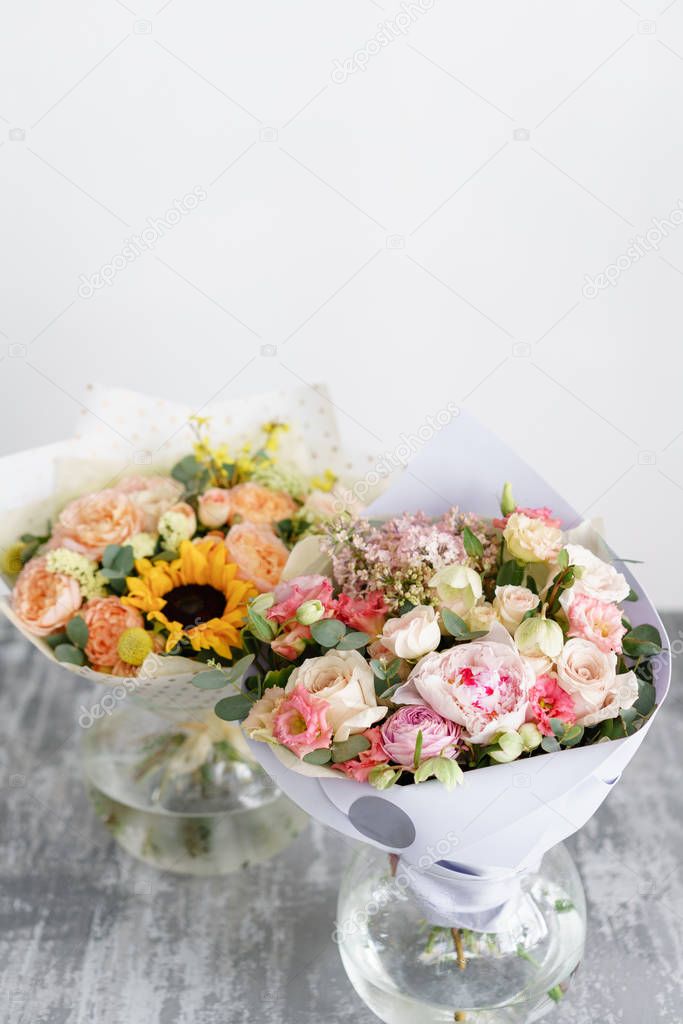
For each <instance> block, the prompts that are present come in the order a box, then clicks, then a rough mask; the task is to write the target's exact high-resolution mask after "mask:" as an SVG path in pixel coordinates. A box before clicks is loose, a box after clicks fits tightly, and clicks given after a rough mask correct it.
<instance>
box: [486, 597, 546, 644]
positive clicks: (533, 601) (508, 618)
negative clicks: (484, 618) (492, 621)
mask: <svg viewBox="0 0 683 1024" xmlns="http://www.w3.org/2000/svg"><path fill="white" fill-rule="evenodd" d="M539 602H540V598H539V596H538V594H534V592H533V590H529V588H528V587H513V586H505V587H496V596H495V598H494V600H493V610H494V612H495V613H496V618H497V619H498V621H499V622H501V623H502V624H503V625H504V626H505V628H506V629H507V630H508V631H509V632H510V633H514V632H515V630H516V629H517V626H519V624H520V622H521V621H522V619H523V618H524V616H525V615H526V613H527V612H530V611H533V610H534V608H537V607H538V605H539Z"/></svg>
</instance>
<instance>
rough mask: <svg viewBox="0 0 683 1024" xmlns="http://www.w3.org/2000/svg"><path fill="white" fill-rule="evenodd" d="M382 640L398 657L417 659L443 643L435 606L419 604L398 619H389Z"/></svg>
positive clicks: (410, 659) (407, 659)
mask: <svg viewBox="0 0 683 1024" xmlns="http://www.w3.org/2000/svg"><path fill="white" fill-rule="evenodd" d="M380 641H381V643H382V644H384V646H385V647H386V648H387V649H388V650H390V651H391V653H392V654H394V655H395V656H396V657H397V658H404V659H405V660H406V661H417V659H418V658H422V657H423V656H424V655H425V654H429V652H430V651H435V650H436V648H437V647H438V646H439V644H440V643H441V629H440V628H439V620H438V619H437V616H436V611H435V610H434V608H431V607H429V605H424V604H419V605H417V607H416V608H413V609H411V611H409V612H406V613H405V615H401V616H400V618H397V619H387V621H386V622H385V623H384V629H383V630H382V635H381V637H380Z"/></svg>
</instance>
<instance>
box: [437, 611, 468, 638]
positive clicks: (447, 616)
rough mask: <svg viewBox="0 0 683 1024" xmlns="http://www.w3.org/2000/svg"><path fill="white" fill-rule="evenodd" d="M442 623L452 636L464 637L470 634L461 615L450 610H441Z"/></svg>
mask: <svg viewBox="0 0 683 1024" xmlns="http://www.w3.org/2000/svg"><path fill="white" fill-rule="evenodd" d="M441 621H442V622H443V624H444V626H445V627H446V629H447V630H448V632H449V633H450V634H451V636H458V637H459V636H464V635H466V634H467V633H469V629H468V628H467V623H466V622H465V620H464V619H461V618H460V616H459V615H456V614H455V612H452V611H451V610H450V608H442V609H441Z"/></svg>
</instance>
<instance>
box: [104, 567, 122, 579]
mask: <svg viewBox="0 0 683 1024" xmlns="http://www.w3.org/2000/svg"><path fill="white" fill-rule="evenodd" d="M100 572H101V574H102V575H103V576H104V578H105V579H106V580H122V579H125V577H124V575H123V573H120V572H119V570H118V569H112V568H109V567H107V568H105V569H100Z"/></svg>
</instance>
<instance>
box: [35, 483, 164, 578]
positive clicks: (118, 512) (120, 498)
mask: <svg viewBox="0 0 683 1024" xmlns="http://www.w3.org/2000/svg"><path fill="white" fill-rule="evenodd" d="M144 522H145V517H144V513H143V511H142V509H141V508H140V507H138V505H136V504H135V502H134V500H133V499H132V497H129V496H128V495H126V494H122V493H121V492H120V491H119V490H111V489H110V490H106V491H97V492H96V493H94V494H86V495H84V496H83V497H82V498H76V500H75V501H72V502H70V503H69V504H68V505H67V506H66V508H65V509H63V510H62V513H61V515H60V516H59V519H58V520H57V525H56V526H55V528H54V531H53V533H52V539H51V541H50V547H51V548H69V549H70V550H71V551H77V552H78V553H79V554H80V555H85V556H86V558H92V559H94V560H95V561H98V560H99V559H100V558H102V555H103V554H104V549H105V548H106V547H107V545H108V544H125V543H126V542H127V541H129V540H130V539H131V537H134V536H135V534H136V533H140V532H141V531H142V528H143V526H144Z"/></svg>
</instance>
